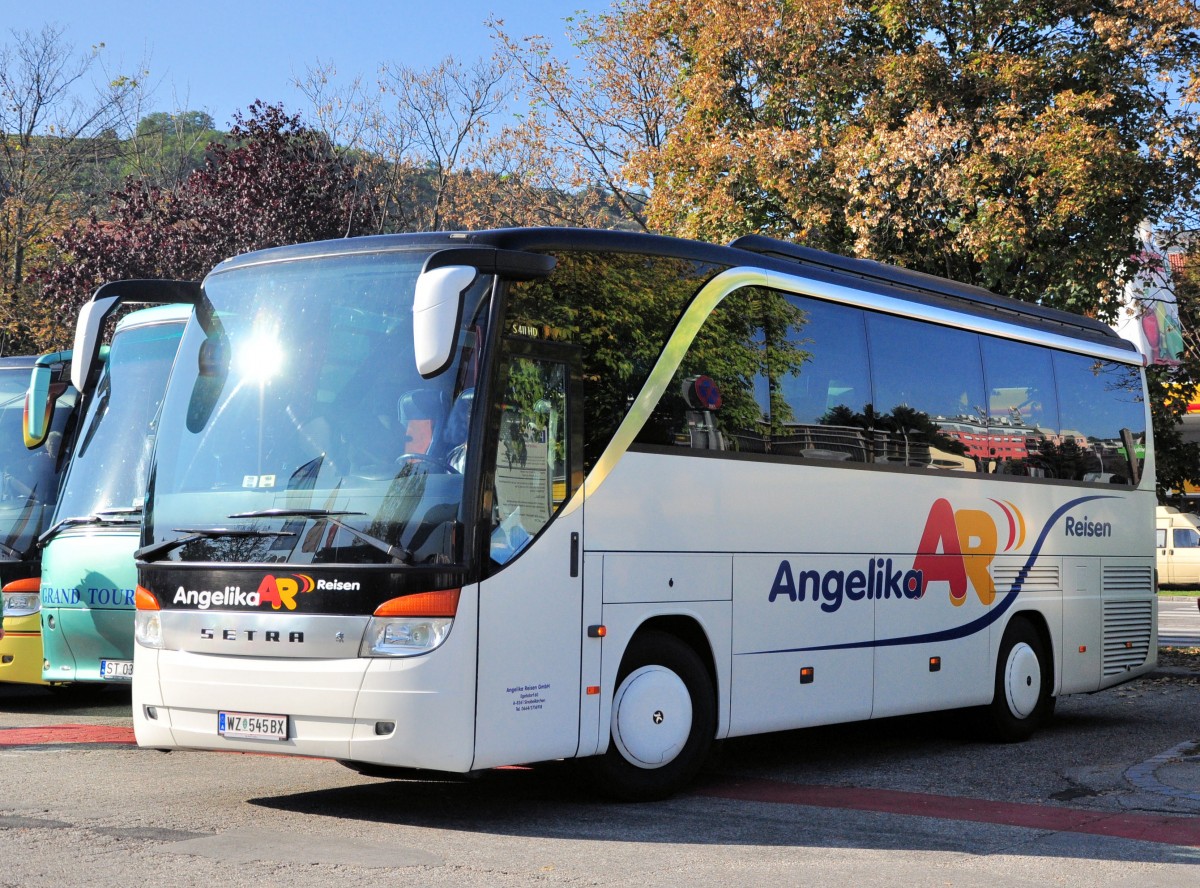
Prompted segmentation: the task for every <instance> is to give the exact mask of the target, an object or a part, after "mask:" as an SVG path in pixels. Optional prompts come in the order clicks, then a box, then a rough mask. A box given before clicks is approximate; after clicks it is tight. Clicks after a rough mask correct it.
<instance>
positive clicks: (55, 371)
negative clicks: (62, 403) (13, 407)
mask: <svg viewBox="0 0 1200 888" xmlns="http://www.w3.org/2000/svg"><path fill="white" fill-rule="evenodd" d="M70 360H71V352H69V351H61V352H52V353H51V354H48V355H42V356H41V357H40V358H38V359H37V362H36V363H35V364H34V365H33V370H32V372H31V373H30V374H29V388H28V389H27V390H26V392H25V411H24V416H23V417H22V422H21V435H22V437H23V438H24V439H25V446H26V447H28V448H29V449H30V450H34V449H35V448H38V447H41V446H42V444H44V443H45V441H46V436H47V435H49V434H50V426H51V423H53V422H54V404H55V402H56V401H58V399H59V398H61V397H62V395H63V393H64V392H66V390H67V382H66V375H67V373H68V372H69V366H64V365H69V362H70Z"/></svg>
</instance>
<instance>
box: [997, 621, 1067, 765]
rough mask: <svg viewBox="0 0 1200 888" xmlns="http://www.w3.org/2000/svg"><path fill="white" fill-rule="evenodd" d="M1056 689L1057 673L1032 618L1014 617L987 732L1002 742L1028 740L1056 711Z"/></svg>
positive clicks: (1000, 658)
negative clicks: (1054, 710) (1055, 679)
mask: <svg viewBox="0 0 1200 888" xmlns="http://www.w3.org/2000/svg"><path fill="white" fill-rule="evenodd" d="M1053 688H1054V673H1053V669H1052V667H1051V665H1050V658H1049V656H1048V655H1047V652H1046V648H1045V644H1044V643H1043V641H1042V638H1041V636H1040V635H1039V634H1038V632H1037V630H1036V629H1035V628H1034V627H1033V624H1031V623H1030V622H1029V620H1027V619H1025V618H1024V617H1015V618H1013V619H1012V620H1011V621H1010V622H1009V624H1008V626H1007V628H1005V630H1004V637H1003V639H1002V640H1001V642H1000V652H999V656H997V658H996V685H995V691H994V694H993V697H992V704H991V705H990V706H989V707H987V709H986V710H985V717H986V727H987V733H988V734H989V735H990V736H991V737H992V738H993V739H995V740H999V741H1000V742H1002V743H1016V742H1019V741H1021V740H1026V739H1028V738H1029V736H1030V735H1031V734H1033V732H1034V731H1036V730H1037V729H1038V728H1039V727H1041V726H1042V724H1043V723H1044V722H1045V721H1046V720H1047V719H1048V718H1049V717H1050V713H1051V712H1052V711H1053V708H1054V697H1053V696H1051V692H1052V690H1053Z"/></svg>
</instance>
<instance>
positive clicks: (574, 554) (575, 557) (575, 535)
mask: <svg viewBox="0 0 1200 888" xmlns="http://www.w3.org/2000/svg"><path fill="white" fill-rule="evenodd" d="M571 576H572V577H577V576H579V532H578V531H574V530H573V531H571Z"/></svg>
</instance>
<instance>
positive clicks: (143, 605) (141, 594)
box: [133, 586, 162, 611]
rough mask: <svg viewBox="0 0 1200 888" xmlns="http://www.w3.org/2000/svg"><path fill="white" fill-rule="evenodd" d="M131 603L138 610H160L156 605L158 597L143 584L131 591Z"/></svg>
mask: <svg viewBox="0 0 1200 888" xmlns="http://www.w3.org/2000/svg"><path fill="white" fill-rule="evenodd" d="M133 604H134V607H135V608H137V610H140V611H156V610H162V608H161V607H159V605H158V598H156V597H155V595H154V593H153V592H151V591H150V590H149V589H147V588H145V587H144V586H138V587H137V589H136V590H135V591H134V593H133Z"/></svg>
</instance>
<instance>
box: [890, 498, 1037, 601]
mask: <svg viewBox="0 0 1200 888" xmlns="http://www.w3.org/2000/svg"><path fill="white" fill-rule="evenodd" d="M992 502H994V503H995V504H996V505H997V506H999V507H1000V509H1001V510H1002V511H1003V512H1004V515H1005V517H1006V518H1007V519H1008V542H1007V544H1006V545H1005V547H1004V551H1006V552H1007V551H1009V550H1010V549H1013V548H1016V547H1020V546H1021V545H1023V544H1024V542H1025V518H1024V516H1022V515H1021V512H1020V510H1019V509H1017V507H1016V506H1014V505H1013V504H1012V503H1002V502H1000V501H999V500H992ZM998 542H999V532H998V530H997V528H996V522H995V520H994V519H993V518H992V516H991V515H990V514H988V513H987V512H984V511H981V510H979V509H959V510H958V511H957V512H956V511H955V510H954V508H953V507H952V506H951V505H950V502H949V500H945V499H939V500H937V501H936V502H935V503H934V504H933V506H932V507H931V508H930V509H929V517H928V518H927V519H926V520H925V530H924V532H923V533H922V534H921V542H920V543H919V544H918V546H917V557H916V559H915V560H914V561H913V570H915V571H921V574H922V576H923V578H924V585H923V586H922V589H921V595H922V596H923V595H924V594H925V590H926V589H928V587H929V584H930V583H934V582H944V583H948V584H949V586H950V601H951V603H952V604H954V606H955V607H959V606H961V605H962V604H963V602H965V601H966V600H967V583H968V581H969V582H970V584H971V586H972V587H973V588H974V589H975V594H976V595H978V596H979V600H980V601H981V602H982V603H983V604H985V605H989V604H991V603H992V602H993V601H994V600H995V599H996V586H995V584H994V583H993V582H992V576H991V574H990V573H989V572H988V567H989V566H990V565H991V563H992V561H993V559H995V557H996V553H997V551H998V550H997V545H998Z"/></svg>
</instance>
